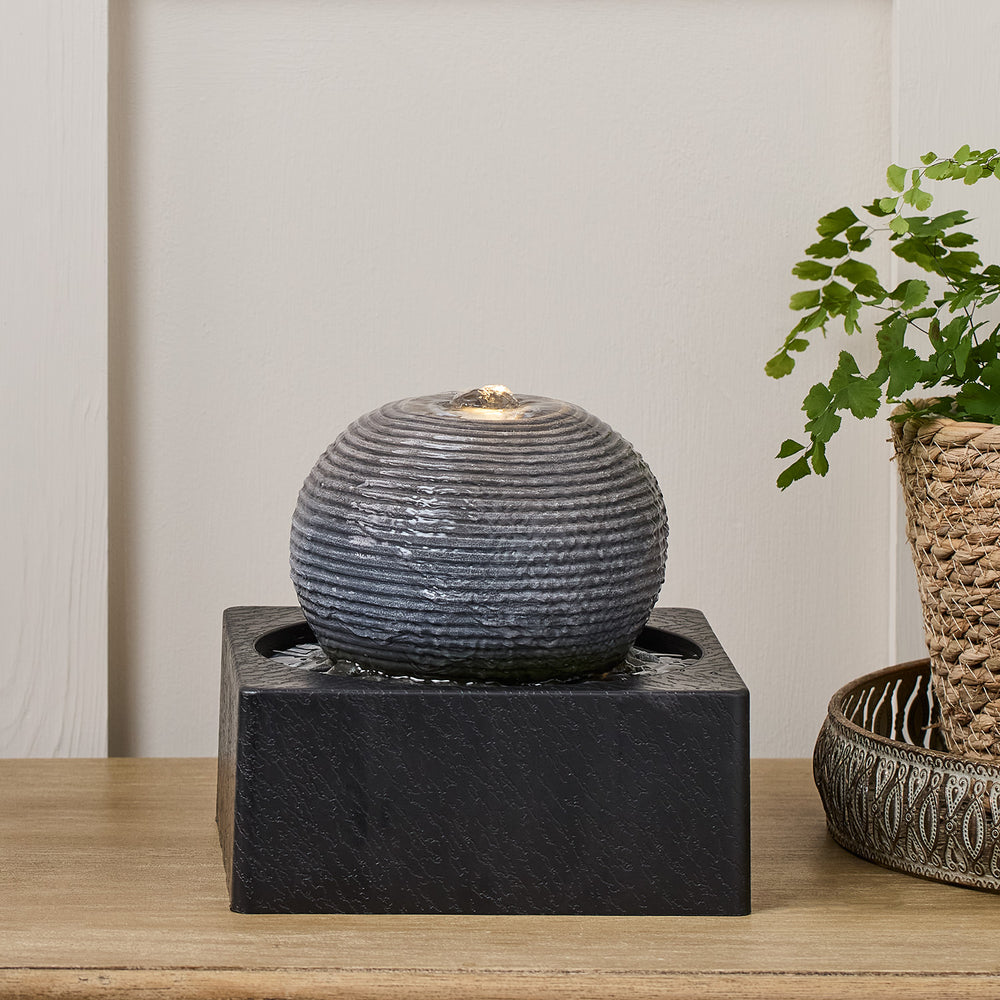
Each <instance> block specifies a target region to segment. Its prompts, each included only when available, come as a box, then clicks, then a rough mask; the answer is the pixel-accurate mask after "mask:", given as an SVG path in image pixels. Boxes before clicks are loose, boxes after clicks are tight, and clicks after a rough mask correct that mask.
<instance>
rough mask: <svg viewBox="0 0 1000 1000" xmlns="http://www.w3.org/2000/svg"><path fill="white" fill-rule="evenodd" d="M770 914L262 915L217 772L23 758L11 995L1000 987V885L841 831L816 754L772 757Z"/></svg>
mask: <svg viewBox="0 0 1000 1000" xmlns="http://www.w3.org/2000/svg"><path fill="white" fill-rule="evenodd" d="M753 781H754V885H753V902H754V912H753V914H752V915H751V916H749V917H729V918H699V917H693V918H692V917H647V918H633V917H471V918H470V917H422V916H402V917H364V916H268V917H247V916H241V915H238V914H234V913H231V912H230V911H229V910H228V909H227V899H226V890H225V879H224V876H223V871H222V860H221V854H220V851H219V847H218V843H217V839H216V834H215V828H214V824H213V822H212V810H213V798H214V761H212V760H191V759H185V760H101V761H2V762H0V788H2V789H3V792H4V797H5V802H4V808H3V810H2V811H0V857H3V858H4V864H3V866H2V867H0V898H2V899H3V903H4V905H3V906H2V908H0V995H33V996H55V995H60V996H71V997H92V996H101V997H118V996H125V995H128V996H130V997H152V996H157V997H162V996H164V995H169V994H171V993H177V994H178V995H183V996H188V997H213V998H216V997H251V996H281V997H319V996H332V995H335V996H342V997H370V998H382V997H389V996H392V997H420V998H437V997H445V996H448V997H455V996H476V997H496V998H511V1000H514V998H517V1000H520V998H525V1000H527V998H529V997H530V998H535V997H547V996H550V997H565V998H582V997H609V996H620V997H628V998H645V997H654V996H655V997H728V996H745V997H839V996H865V997H870V996H879V997H888V998H911V997H912V998H917V997H920V998H923V997H926V996H930V995H934V996H937V997H973V996H995V995H996V994H997V992H998V990H1000V959H998V958H997V956H996V950H995V949H993V948H991V947H988V946H984V944H983V942H989V941H991V940H994V938H995V936H996V935H997V933H998V932H1000V908H998V906H997V902H998V901H997V898H996V897H995V896H992V895H987V894H983V893H977V892H973V891H970V890H965V889H959V888H956V887H952V886H943V885H938V884H935V883H930V882H924V881H921V880H918V879H912V878H909V877H907V876H904V875H900V874H898V873H894V872H890V871H886V870H883V869H881V868H877V867H875V866H873V865H869V864H867V863H866V862H863V861H861V860H859V859H857V858H855V857H853V856H852V855H850V854H847V853H846V852H844V851H842V850H841V849H840V848H839V847H837V846H836V845H835V844H834V843H833V842H832V841H831V840H830V839H829V838H828V837H827V835H826V832H825V829H824V823H823V816H822V810H821V809H820V806H819V802H818V798H817V796H816V793H815V791H814V789H813V787H812V780H811V774H810V765H809V762H808V761H805V760H795V761H757V762H755V764H754V769H753Z"/></svg>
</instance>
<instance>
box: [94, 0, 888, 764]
mask: <svg viewBox="0 0 1000 1000" xmlns="http://www.w3.org/2000/svg"><path fill="white" fill-rule="evenodd" d="M792 9H794V16H790V11H791V10H792ZM890 13H891V8H890V6H889V3H888V0H887V2H884V3H878V2H875V3H873V2H872V0H843V2H838V3H836V4H830V3H828V2H827V0H801V2H799V3H797V4H795V5H794V8H792V7H790V5H789V4H788V3H787V2H785V0H758V2H753V3H743V2H741V3H736V2H719V3H712V4H703V3H693V2H678V0H645V2H639V3H630V4H621V3H619V2H617V0H590V2H587V3H578V2H575V0H574V2H566V0H541V2H536V0H532V2H530V3H529V2H514V3H511V2H509V0H475V2H469V3H454V2H450V0H416V2H414V0H387V2H384V3H371V2H368V0H364V2H361V0H338V2H331V3H324V4H315V3H311V2H309V3H307V2H291V0H260V2H247V0H239V2H217V0H213V2H211V3H206V4H195V5H189V4H178V3H176V2H173V0H139V2H130V3H127V4H125V3H122V4H117V3H116V4H113V5H112V15H113V17H112V29H113V30H112V60H113V90H114V94H113V100H114V104H113V106H112V147H111V148H112V152H113V159H114V161H115V166H114V174H113V178H112V181H113V183H112V191H113V205H112V246H113V248H114V249H113V261H112V275H113V282H112V289H113V299H112V309H113V313H112V316H113V320H112V326H111V349H112V381H111V395H112V400H113V411H112V476H113V478H112V483H113V490H112V518H111V537H112V571H113V572H112V578H113V585H112V605H111V607H112V654H113V655H112V702H111V704H112V731H111V734H112V747H113V749H114V750H115V751H116V752H122V753H140V754H174V753H181V754H187V753H197V754H207V753H212V752H213V749H214V746H215V729H216V713H217V697H216V692H217V687H218V678H217V674H218V662H217V661H218V646H219V622H220V615H221V611H222V609H223V608H224V607H225V606H227V605H232V604H255V603H262V604H266V603H277V604H289V603H294V596H293V593H292V590H291V587H290V585H289V583H288V571H287V543H288V525H289V521H290V516H291V511H292V507H293V506H294V503H295V497H296V494H297V491H298V488H299V486H300V485H301V482H302V479H303V478H304V476H305V474H306V473H307V472H308V470H309V468H310V467H311V465H312V463H313V461H314V460H315V459H316V457H317V455H318V454H319V453H320V451H322V449H323V448H324V447H325V446H326V445H327V443H328V442H329V441H330V440H332V438H333V437H334V436H335V435H336V434H337V433H338V432H339V430H340V429H341V428H343V427H344V426H345V425H346V424H347V423H348V422H349V421H350V420H351V419H353V418H354V417H355V416H357V415H358V414H360V413H362V412H365V411H366V410H369V409H371V408H373V407H375V406H377V405H379V404H381V403H383V402H385V401H387V400H390V399H395V398H399V397H402V396H408V395H416V394H422V393H427V392H436V391H443V390H448V389H456V390H457V389H464V388H468V387H470V386H473V385H480V384H483V383H485V382H494V381H501V382H505V383H506V384H508V385H510V386H512V387H514V389H515V390H521V391H523V392H530V393H538V394H541V395H551V396H556V397H560V398H566V399H571V400H573V401H575V402H578V403H580V404H581V405H583V406H584V407H586V408H587V409H589V410H591V411H592V412H594V413H597V414H598V415H600V416H601V417H603V418H604V419H606V420H607V421H608V422H609V423H611V424H612V425H613V426H615V427H617V428H618V429H619V430H620V431H621V432H622V433H623V434H624V435H625V436H626V437H627V438H629V439H630V440H631V441H632V442H633V443H634V444H635V445H636V446H637V447H638V448H639V450H640V451H641V452H642V453H643V455H644V456H645V457H646V459H647V460H648V461H649V462H650V464H651V466H652V467H653V469H654V471H655V473H656V475H657V476H658V478H659V480H660V482H661V485H662V488H663V492H664V495H665V497H666V502H667V507H668V511H669V514H670V519H671V536H670V553H669V559H668V568H667V581H666V585H665V587H664V590H663V598H662V600H663V602H664V603H668V604H676V605H695V606H698V607H700V608H702V609H704V610H705V612H706V613H707V615H708V617H709V619H710V621H711V622H712V623H713V624H714V626H715V628H716V630H717V631H718V633H719V635H720V636H721V638H722V640H723V642H724V644H725V645H726V647H727V649H728V651H729V653H730V654H731V656H732V658H733V659H734V661H735V662H736V663H737V664H738V666H739V668H740V670H741V671H742V673H743V675H744V677H745V678H746V680H747V682H748V684H749V685H750V687H751V690H752V692H753V706H754V707H753V711H754V750H755V752H757V753H762V754H774V755H781V754H805V753H808V752H809V750H810V746H811V742H812V740H813V738H814V736H815V732H816V730H817V727H818V725H819V722H820V719H821V716H822V710H823V707H824V705H825V702H826V701H827V699H828V697H829V695H830V693H831V692H832V691H833V690H834V689H835V688H836V687H837V686H839V684H840V683H841V682H842V681H844V680H846V679H848V678H850V677H852V676H855V675H857V674H859V673H863V672H865V671H867V670H870V669H874V668H875V667H877V666H879V665H881V664H882V663H884V660H885V656H886V648H887V634H888V628H887V612H888V601H889V591H888V587H887V583H886V574H887V566H888V563H889V553H890V546H889V538H888V499H887V494H888V488H887V481H886V474H885V464H886V449H885V445H884V441H883V438H884V436H885V434H884V430H883V429H882V428H880V427H874V426H872V427H866V428H863V429H861V430H860V431H858V432H854V431H853V430H852V431H848V432H845V434H844V435H843V437H844V440H843V441H842V442H840V443H839V444H838V446H837V447H836V448H835V449H834V450H833V453H832V462H833V473H832V478H831V479H830V480H829V481H827V482H825V483H822V484H820V483H804V484H802V485H801V486H800V487H798V488H797V489H796V490H795V491H794V492H789V493H788V494H785V495H778V493H777V491H776V490H775V488H774V477H775V475H776V473H777V467H776V465H775V463H774V462H773V461H772V457H773V455H774V453H775V451H776V449H777V446H778V443H779V442H780V441H781V440H782V439H783V438H784V437H787V436H788V435H789V434H791V433H793V432H794V431H796V430H798V429H800V428H801V423H800V421H799V416H800V414H799V412H798V407H799V402H800V400H801V398H802V396H803V395H804V394H805V391H806V389H807V388H808V384H809V378H808V374H809V371H808V370H809V369H810V365H809V364H808V363H807V364H806V365H805V368H806V369H807V371H806V372H804V373H803V375H802V377H801V378H798V379H797V380H796V382H795V384H781V385H778V384H774V383H771V382H769V380H767V379H765V377H764V375H763V373H762V366H763V363H764V361H765V360H766V358H767V357H768V356H769V354H770V353H771V352H772V351H773V349H774V347H775V346H776V345H777V344H778V342H779V341H780V340H781V338H782V336H783V335H784V332H785V330H786V329H787V327H788V324H789V314H788V312H787V309H786V303H787V297H788V294H789V293H790V292H791V291H792V290H793V285H794V283H795V280H794V279H793V278H791V277H790V276H789V268H790V267H791V265H792V264H793V263H794V261H795V260H796V259H797V254H798V253H799V251H801V249H802V248H803V247H804V246H805V244H806V243H807V242H809V241H810V237H811V233H812V229H811V227H812V224H813V223H814V221H815V218H816V216H817V215H818V214H820V212H821V211H823V210H825V209H828V208H830V207H832V206H835V205H837V204H840V203H842V202H843V201H844V200H846V199H848V198H851V197H855V196H857V194H858V192H862V193H864V194H868V192H869V191H870V190H872V189H873V187H875V186H876V185H877V184H878V182H879V178H880V175H881V172H882V171H883V170H884V167H885V161H886V158H887V156H888V152H889V122H890V117H889V116H890V106H889V101H888V94H889V89H890V72H889V68H890V61H889V58H888V54H889V51H890ZM845 51H850V52H851V53H852V54H851V57H850V60H849V67H850V68H849V69H848V68H847V65H846V64H845ZM812 370H813V372H814V373H815V372H818V371H819V366H813V369H812Z"/></svg>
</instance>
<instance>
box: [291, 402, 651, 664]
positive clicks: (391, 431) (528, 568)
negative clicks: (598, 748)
mask: <svg viewBox="0 0 1000 1000" xmlns="http://www.w3.org/2000/svg"><path fill="white" fill-rule="evenodd" d="M666 543H667V519H666V511H665V510H664V505H663V498H662V496H661V495H660V490H659V487H658V486H657V483H656V480H655V479H654V477H653V475H652V473H651V472H650V471H649V468H648V467H647V466H646V463H645V462H644V461H643V460H642V458H641V457H640V456H639V455H638V454H637V453H636V451H635V450H634V449H633V448H632V446H631V445H630V444H629V443H628V442H627V441H625V440H624V439H623V438H622V437H621V436H620V435H619V434H617V433H616V432H615V431H613V430H612V429H611V428H610V427H608V426H607V424H605V423H603V422H602V421H600V420H598V419H597V418H596V417H594V416H592V415H591V414H589V413H587V412H586V411H585V410H582V409H581V408H580V407H578V406H575V405H573V404H572V403H564V402H560V401H559V400H554V399H546V398H544V397H538V396H522V397H521V398H519V399H518V398H516V397H514V396H513V395H512V394H511V393H510V391H509V390H507V389H506V388H505V387H503V386H486V387H484V388H483V389H477V390H472V391H471V392H468V393H463V394H461V395H459V396H451V395H448V394H444V395H437V396H422V397H418V398H415V399H405V400H400V401H397V402H393V403H387V404H386V405H385V406H382V407H380V408H379V409H377V410H374V411H372V412H371V413H368V414H366V415H365V416H363V417H361V418H359V419H358V420H356V421H355V422H354V423H352V424H351V425H350V427H348V428H347V430H345V431H344V432H343V433H342V434H341V435H340V436H339V437H338V438H337V440H336V441H335V442H334V443H333V444H332V445H330V447H329V448H328V449H327V450H326V452H325V453H324V454H323V455H322V456H320V459H319V461H318V462H317V463H316V465H315V467H314V468H313V470H312V472H311V473H310V474H309V477H308V478H307V479H306V481H305V483H304V485H303V487H302V491H301V492H300V494H299V500H298V505H297V506H296V509H295V515H294V518H293V521H292V538H291V568H292V581H293V583H294V585H295V589H296V592H297V594H298V598H299V603H300V604H301V606H302V610H303V613H304V614H305V617H306V620H307V621H308V623H309V625H310V626H311V627H312V629H313V631H314V633H315V634H316V639H317V641H318V642H319V644H320V645H321V646H322V647H323V650H324V651H325V652H326V654H327V656H329V657H330V659H331V660H352V661H355V662H357V663H360V664H362V665H363V666H365V667H369V668H372V669H375V670H379V671H382V672H385V673H390V674H404V675H409V676H417V677H439V678H454V679H489V680H500V681H526V680H541V679H547V678H558V677H569V676H573V675H582V674H588V673H596V672H601V671H605V670H609V669H612V668H614V667H616V666H617V665H618V664H620V663H621V662H622V661H623V660H624V658H625V656H626V654H627V652H628V650H629V647H630V645H631V643H632V642H633V640H634V639H635V637H636V636H637V635H638V634H639V631H640V630H641V629H642V627H643V625H644V624H645V622H646V619H647V618H648V616H649V612H650V611H651V610H652V607H653V604H654V602H655V600H656V596H657V593H658V592H659V589H660V585H661V583H662V582H663V571H664V565H665V562H666Z"/></svg>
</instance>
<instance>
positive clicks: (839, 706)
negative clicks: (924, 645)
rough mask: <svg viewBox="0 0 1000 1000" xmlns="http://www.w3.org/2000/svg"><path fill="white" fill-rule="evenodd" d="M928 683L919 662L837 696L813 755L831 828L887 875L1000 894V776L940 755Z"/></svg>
mask: <svg viewBox="0 0 1000 1000" xmlns="http://www.w3.org/2000/svg"><path fill="white" fill-rule="evenodd" d="M929 682H930V665H929V662H928V661H927V660H915V661H913V662H911V663H906V664H901V665H899V666H895V667H890V668H888V669H887V670H880V671H878V672H877V673H873V674H868V675H867V676H865V677H862V678H859V679H858V680H856V681H852V682H851V683H850V684H847V685H846V686H844V687H843V688H841V689H840V690H839V691H838V692H837V693H836V694H835V695H834V696H833V698H832V700H831V701H830V707H829V711H828V714H827V718H826V721H825V722H824V723H823V727H822V729H821V730H820V733H819V738H818V740H817V742H816V749H815V752H814V754H813V774H814V777H815V779H816V787H817V788H818V789H819V794H820V798H821V799H822V800H823V808H824V809H825V810H826V817H827V826H828V827H829V830H830V833H831V834H832V836H833V838H834V839H835V840H836V841H837V843H839V844H840V845H841V846H842V847H845V848H847V850H849V851H851V852H853V853H854V854H857V855H859V856H860V857H863V858H865V859H867V860H869V861H873V862H875V863H876V864H879V865H882V866H884V867H886V868H893V869H896V870H898V871H902V872H907V873H909V874H911V875H919V876H921V877H923V878H929V879H934V880H935V881H939V882H948V883H951V884H954V885H963V886H970V887H973V888H976V889H985V890H989V891H991V892H1000V768H998V767H997V766H996V765H995V764H990V763H985V762H983V763H979V762H977V761H974V760H966V759H963V758H960V757H955V756H952V755H951V754H948V753H945V752H944V751H943V749H942V748H941V747H940V746H939V743H938V738H937V730H936V728H935V727H934V724H933V721H934V717H935V706H934V701H933V696H932V695H931V693H930V683H929Z"/></svg>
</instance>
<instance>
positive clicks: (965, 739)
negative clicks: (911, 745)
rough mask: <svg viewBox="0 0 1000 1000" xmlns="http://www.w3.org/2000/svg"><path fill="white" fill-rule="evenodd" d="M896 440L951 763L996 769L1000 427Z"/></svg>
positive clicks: (944, 421)
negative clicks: (967, 760)
mask: <svg viewBox="0 0 1000 1000" xmlns="http://www.w3.org/2000/svg"><path fill="white" fill-rule="evenodd" d="M916 402H917V405H920V401H916ZM895 412H896V413H897V414H898V413H902V412H905V409H904V408H903V407H899V408H898V409H897V410H896V411H895ZM892 436H893V444H894V445H895V448H896V457H897V461H898V466H899V477H900V482H901V483H902V487H903V497H904V500H905V503H906V514H907V518H906V520H907V524H906V532H907V537H908V538H909V541H910V547H911V551H912V553H913V562H914V566H915V567H916V571H917V583H918V586H919V589H920V602H921V605H922V607H923V619H924V635H925V639H926V641H927V649H928V652H929V654H930V659H931V669H932V680H933V687H934V694H935V697H936V698H937V701H938V703H939V706H940V710H941V729H942V735H943V736H944V739H945V743H946V745H947V746H948V749H949V750H950V751H951V752H952V753H954V754H959V755H961V756H964V757H973V758H982V757H988V758H991V759H997V758H1000V426H997V425H995V424H984V423H972V422H963V421H955V420H950V419H948V418H936V419H933V420H927V419H923V420H907V421H905V422H893V424H892Z"/></svg>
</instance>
